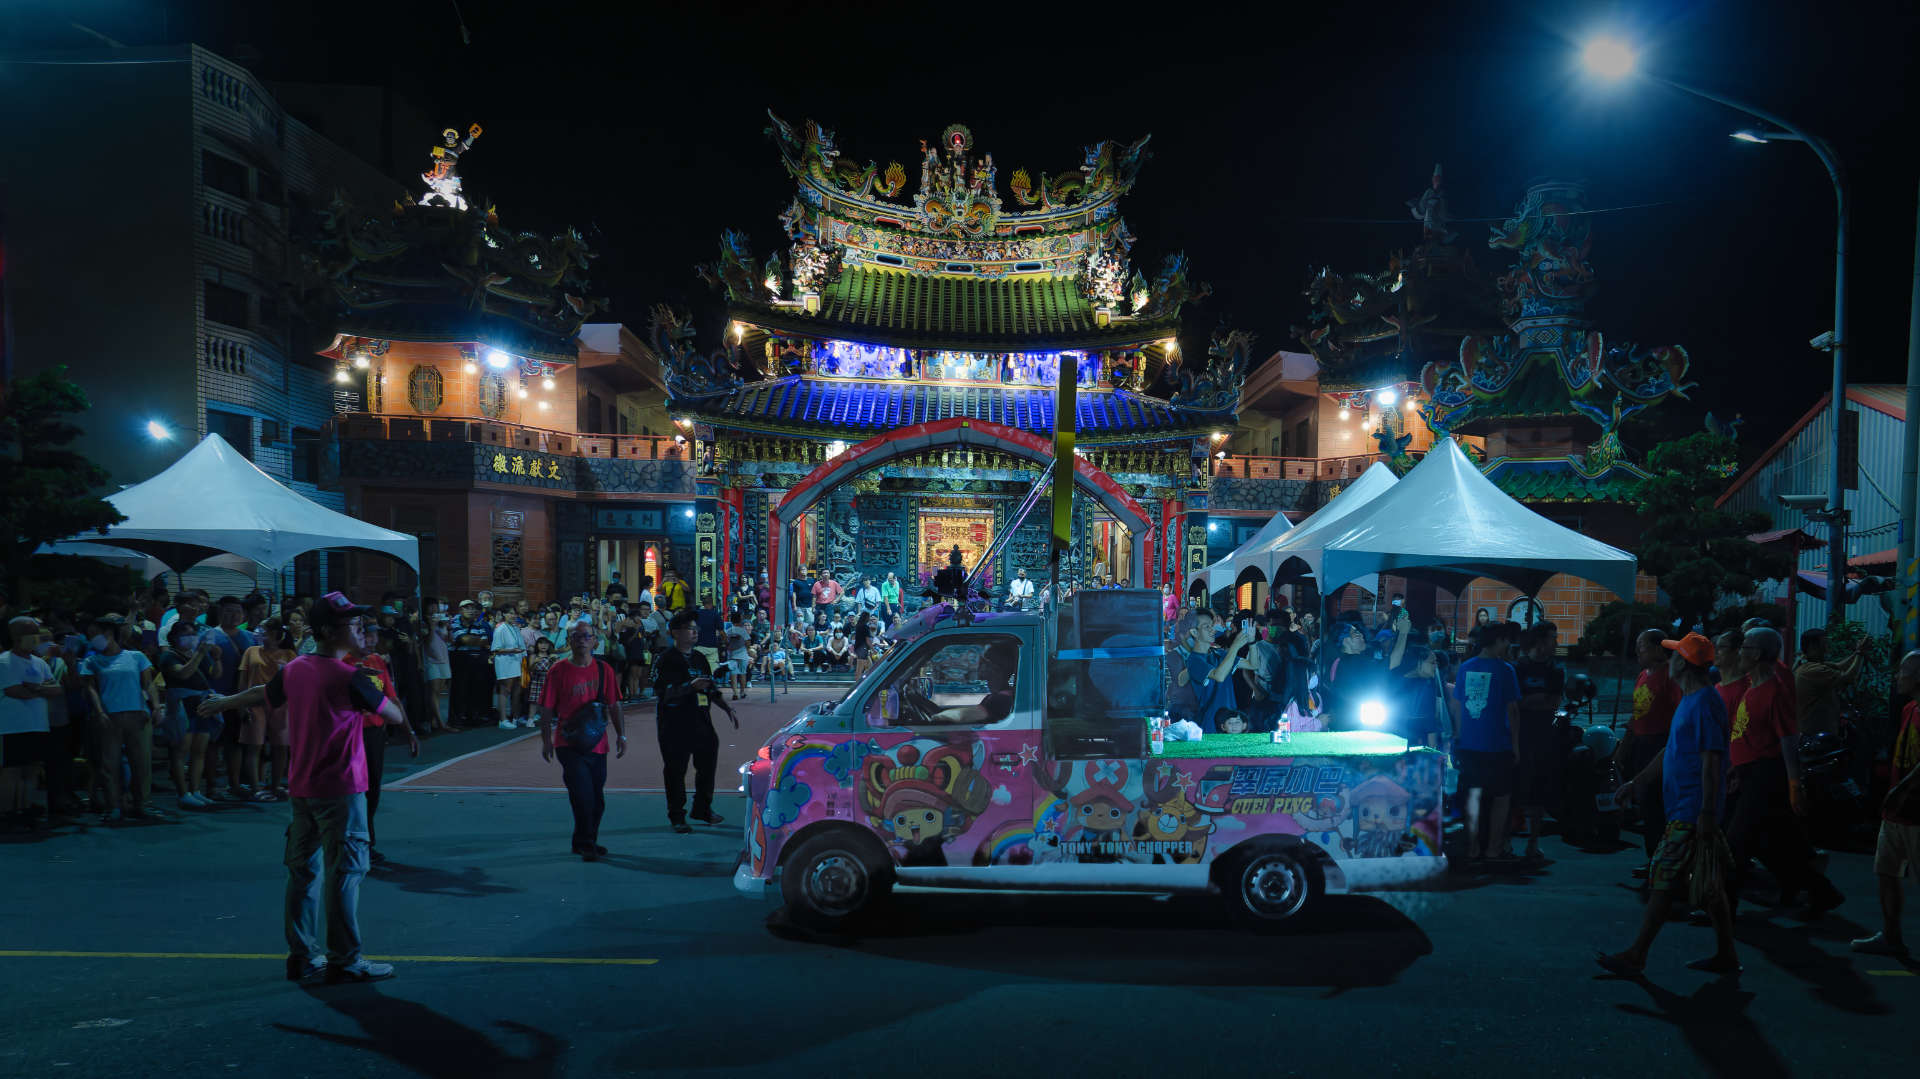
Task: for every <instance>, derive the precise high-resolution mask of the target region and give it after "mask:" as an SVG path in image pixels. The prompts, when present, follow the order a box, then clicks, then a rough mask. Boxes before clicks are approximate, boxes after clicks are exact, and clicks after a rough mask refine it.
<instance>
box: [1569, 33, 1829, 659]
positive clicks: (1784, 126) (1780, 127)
mask: <svg viewBox="0 0 1920 1079" xmlns="http://www.w3.org/2000/svg"><path fill="white" fill-rule="evenodd" d="M1580 59H1581V62H1582V63H1583V64H1584V65H1585V66H1586V68H1587V70H1588V71H1590V72H1592V73H1593V74H1595V75H1597V76H1600V77H1601V78H1604V79H1607V80H1610V81H1618V80H1620V79H1623V78H1625V77H1627V76H1628V75H1631V74H1633V73H1634V71H1635V69H1636V67H1637V66H1638V63H1639V58H1638V56H1637V55H1636V54H1635V53H1634V50H1633V49H1632V48H1631V47H1629V46H1628V45H1627V44H1626V43H1625V42H1623V41H1620V40H1619V39H1617V38H1610V37H1596V38H1594V39H1593V40H1591V41H1589V42H1588V43H1587V45H1586V47H1585V48H1584V49H1583V50H1582V51H1581V53H1580ZM1645 77H1646V78H1647V79H1649V80H1651V81H1653V82H1656V83H1659V84H1660V85H1662V86H1665V87H1669V88H1671V89H1674V90H1679V91H1681V92H1682V93H1687V94H1691V95H1693V96H1694V97H1697V98H1701V99H1702V100H1705V101H1711V102H1713V103H1714V104H1716V105H1720V106H1723V107H1725V108H1729V109H1732V110H1733V111H1735V112H1739V113H1745V114H1746V115H1748V116H1751V117H1753V118H1754V119H1756V120H1758V121H1760V122H1761V123H1763V124H1769V125H1771V126H1772V128H1773V130H1764V129H1762V130H1755V129H1746V130H1741V131H1736V132H1734V133H1733V137H1734V138H1735V139H1737V140H1739V141H1741V142H1747V143H1768V142H1799V143H1805V144H1806V146H1807V148H1808V149H1810V150H1812V151H1813V153H1814V156H1816V157H1818V158H1819V159H1820V164H1822V165H1824V166H1825V167H1826V170H1827V177H1828V179H1830V180H1832V181H1833V201H1834V237H1835V238H1834V244H1833V337H1832V342H1831V344H1830V345H1829V351H1831V352H1832V353H1833V386H1832V390H1831V401H1832V407H1833V424H1832V426H1833V436H1832V440H1831V442H1830V443H1829V445H1828V447H1827V454H1828V456H1829V457H1830V458H1831V460H1830V461H1829V462H1828V465H1829V467H1828V470H1827V482H1828V494H1827V497H1828V507H1827V512H1828V513H1830V514H1831V515H1832V521H1833V523H1832V525H1831V526H1830V527H1829V529H1828V534H1827V572H1828V573H1829V574H1830V575H1833V576H1835V577H1840V576H1843V575H1844V574H1845V573H1846V566H1847V515H1846V499H1847V495H1846V488H1845V487H1844V486H1842V477H1841V475H1840V461H1841V458H1842V457H1843V456H1845V455H1844V454H1843V453H1842V452H1841V445H1840V431H1841V423H1840V413H1841V410H1843V409H1845V408H1846V407H1847V351H1846V350H1847V343H1848V336H1847V220H1848V217H1849V214H1850V212H1851V211H1850V208H1849V207H1848V204H1847V181H1846V173H1845V172H1843V171H1842V170H1841V168H1840V159H1839V157H1838V156H1837V155H1836V154H1835V153H1834V151H1833V147H1832V146H1831V145H1829V144H1828V143H1827V142H1826V141H1825V140H1824V139H1820V138H1817V137H1815V136H1813V135H1809V134H1807V133H1806V132H1804V131H1802V130H1800V129H1799V128H1797V127H1795V126H1794V125H1792V124H1790V123H1788V122H1787V121H1785V120H1783V119H1781V118H1780V117H1778V116H1775V115H1774V114H1773V113H1770V112H1768V111H1766V110H1765V109H1760V108H1756V107H1755V106H1752V105H1748V104H1745V103H1743V102H1739V101H1735V100H1733V99H1732V98H1728V97H1724V96H1722V95H1720V94H1717V93H1714V92H1713V91H1711V90H1702V89H1700V88H1699V87H1697V86H1688V85H1687V84H1685V83H1679V82H1674V81H1673V80H1672V79H1664V78H1661V77H1659V76H1657V75H1646V76H1645ZM1842 592H1843V589H1839V588H1829V589H1827V621H1828V622H1829V623H1835V622H1839V621H1840V620H1841V617H1842V615H1843V614H1844V613H1845V611H1846V600H1845V598H1844V596H1843V595H1842Z"/></svg>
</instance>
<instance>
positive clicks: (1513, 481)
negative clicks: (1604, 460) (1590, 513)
mask: <svg viewBox="0 0 1920 1079" xmlns="http://www.w3.org/2000/svg"><path fill="white" fill-rule="evenodd" d="M1583 464H1584V462H1576V461H1575V460H1573V459H1571V458H1567V457H1550V458H1540V459H1524V458H1515V457H1497V458H1495V459H1494V460H1492V461H1490V462H1488V463H1487V465H1486V466H1485V467H1484V468H1483V469H1482V471H1483V472H1485V473H1486V476H1487V478H1488V479H1490V480H1492V481H1493V483H1494V486H1496V487H1498V488H1500V489H1501V490H1502V491H1505V492H1506V493H1507V494H1509V495H1511V496H1513V497H1514V498H1517V499H1519V500H1520V501H1522V502H1630V501H1632V499H1633V492H1634V487H1635V486H1636V485H1637V484H1639V482H1640V481H1641V480H1644V479H1646V478H1647V473H1646V472H1645V471H1643V470H1641V469H1640V468H1638V467H1636V466H1634V465H1632V464H1629V463H1627V462H1625V461H1616V462H1614V463H1613V465H1612V466H1610V467H1608V468H1606V469H1603V470H1601V471H1598V472H1595V473H1593V474H1591V475H1589V474H1588V473H1586V472H1584V471H1582V467H1581V466H1582V465H1583Z"/></svg>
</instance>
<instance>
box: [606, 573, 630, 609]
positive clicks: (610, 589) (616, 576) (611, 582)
mask: <svg viewBox="0 0 1920 1079" xmlns="http://www.w3.org/2000/svg"><path fill="white" fill-rule="evenodd" d="M607 599H608V600H609V601H612V600H618V601H620V602H621V603H625V602H626V601H627V586H626V585H623V584H621V583H620V571H619V570H614V571H613V572H612V573H609V574H607Z"/></svg>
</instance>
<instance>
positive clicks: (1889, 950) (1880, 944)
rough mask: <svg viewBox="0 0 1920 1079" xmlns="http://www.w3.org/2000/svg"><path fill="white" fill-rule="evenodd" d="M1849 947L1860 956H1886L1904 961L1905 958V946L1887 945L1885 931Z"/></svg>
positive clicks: (1863, 938) (1862, 938) (1855, 942)
mask: <svg viewBox="0 0 1920 1079" xmlns="http://www.w3.org/2000/svg"><path fill="white" fill-rule="evenodd" d="M1849 947H1851V948H1852V949H1853V950H1854V951H1856V952H1859V953H1860V954H1861V955H1887V956H1892V957H1893V958H1895V959H1905V958H1906V957H1907V946H1906V945H1905V944H1893V943H1889V942H1888V940H1887V934H1886V931H1885V930H1882V931H1881V932H1878V933H1875V934H1874V935H1873V936H1870V937H1861V938H1860V939H1859V940H1856V941H1854V942H1853V943H1852V944H1851V945H1849Z"/></svg>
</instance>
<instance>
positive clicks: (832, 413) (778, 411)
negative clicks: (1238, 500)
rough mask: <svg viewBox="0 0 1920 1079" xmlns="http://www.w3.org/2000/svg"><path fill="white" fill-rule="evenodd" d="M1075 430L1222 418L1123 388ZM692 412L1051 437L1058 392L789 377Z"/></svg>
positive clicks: (1100, 400)
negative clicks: (966, 425) (964, 422)
mask: <svg viewBox="0 0 1920 1079" xmlns="http://www.w3.org/2000/svg"><path fill="white" fill-rule="evenodd" d="M1077 405H1078V408H1077V419H1076V422H1075V430H1076V432H1077V433H1078V434H1079V435H1081V436H1082V437H1084V438H1093V439H1101V438H1108V439H1111V438H1114V437H1116V436H1146V437H1153V438H1159V437H1166V438H1178V437H1184V436H1187V435H1191V434H1193V433H1195V432H1197V431H1200V430H1203V429H1211V428H1212V427H1215V426H1217V425H1218V424H1219V423H1220V417H1218V416H1216V415H1211V414H1207V413H1201V412H1196V411H1193V410H1191V409H1186V408H1181V407H1180V406H1178V405H1169V404H1167V403H1165V402H1163V401H1157V400H1154V399H1153V398H1149V397H1141V396H1138V395H1135V394H1132V393H1128V392H1126V391H1124V390H1115V391H1094V392H1086V393H1082V394H1080V395H1079V398H1078V401H1077ZM690 414H691V415H694V416H697V417H698V418H700V419H702V420H704V421H706V422H709V423H714V424H717V425H720V426H740V427H746V428H749V429H763V430H779V431H790V432H794V433H817V434H820V435H832V436H834V437H844V436H845V433H846V432H850V431H851V432H860V433H861V434H862V437H865V435H867V434H870V433H874V432H878V431H882V430H891V429H893V428H897V427H904V426H909V425H912V424H916V423H929V422H932V421H934V420H944V419H951V418H953V417H956V416H959V417H968V418H971V419H977V420H989V421H991V422H994V423H1002V424H1006V425H1007V426H1009V427H1016V428H1019V429H1020V430H1023V431H1035V432H1051V431H1052V430H1053V420H1054V391H1053V390H1051V389H1047V388H1042V387H1032V388H1026V387H1021V388H1015V387H1006V386H947V385H927V384H925V383H914V382H855V381H848V382H841V381H836V380H830V379H816V378H805V377H801V376H788V377H786V378H780V379H774V380H773V381H770V382H761V383H757V384H755V385H752V386H745V387H742V388H740V389H737V390H733V391H731V392H729V393H727V394H725V395H723V396H716V397H710V398H705V399H703V400H701V401H700V402H699V403H698V404H697V405H695V406H694V407H693V408H692V409H691V410H690Z"/></svg>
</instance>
